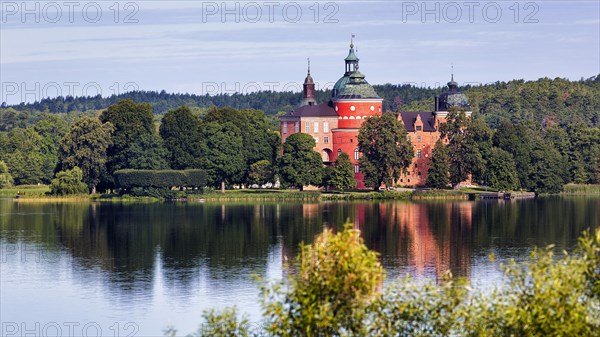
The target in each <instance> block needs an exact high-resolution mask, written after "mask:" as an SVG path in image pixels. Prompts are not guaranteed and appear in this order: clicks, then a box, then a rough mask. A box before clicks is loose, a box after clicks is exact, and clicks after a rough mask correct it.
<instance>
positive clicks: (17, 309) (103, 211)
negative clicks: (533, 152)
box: [0, 197, 600, 336]
mask: <svg viewBox="0 0 600 337" xmlns="http://www.w3.org/2000/svg"><path fill="white" fill-rule="evenodd" d="M599 206H600V198H598V197H593V198H583V197H578V198H575V197H573V198H547V199H539V200H525V201H513V202H506V203H505V202H496V201H494V202H418V203H408V202H381V203H377V202H342V203H340V202H336V203H333V202H332V203H321V204H301V203H250V204H231V203H229V204H225V205H222V204H213V203H205V204H186V203H160V204H112V203H104V204H89V203H56V204H48V203H43V204H37V203H34V204H32V203H17V202H14V201H12V200H0V244H1V247H0V248H1V249H0V252H1V255H0V259H1V261H0V321H1V322H2V331H1V332H0V335H10V334H13V335H16V336H25V335H26V333H29V335H33V334H35V335H38V336H39V335H48V336H56V335H62V336H69V334H71V335H78V336H81V335H91V336H95V335H98V334H100V335H103V336H127V335H136V336H160V335H162V331H163V329H164V328H165V327H167V326H168V325H170V324H172V325H174V326H175V327H177V328H178V329H179V332H180V334H182V335H184V334H187V333H190V332H192V331H194V330H195V329H196V328H197V327H198V324H199V322H200V315H201V312H202V311H203V310H204V309H206V308H216V307H223V306H230V305H237V306H238V307H239V308H241V309H242V311H244V312H246V313H248V314H249V316H250V318H251V320H258V319H259V317H260V314H259V305H258V303H257V302H258V291H257V288H256V286H255V285H254V284H253V282H252V280H251V275H252V274H254V273H256V274H259V275H263V276H265V277H267V278H268V279H278V278H281V276H282V261H284V259H288V258H292V257H293V256H294V255H295V254H296V252H297V247H298V244H299V243H300V242H302V241H305V242H311V241H312V239H313V237H314V236H315V235H316V234H317V233H319V232H320V231H321V230H322V228H323V226H333V227H338V228H340V227H341V224H342V223H343V222H344V221H345V220H346V219H349V220H350V221H351V222H353V223H354V224H356V226H359V227H360V228H361V229H362V231H363V237H364V239H365V242H366V243H367V245H368V246H369V247H370V248H372V249H375V250H377V251H378V252H380V253H381V258H382V261H383V264H384V266H385V268H386V270H387V275H388V278H394V277H397V276H404V275H405V274H406V273H410V274H411V275H413V276H415V277H417V278H421V279H427V278H429V279H433V280H435V279H436V278H437V277H438V276H440V275H441V273H443V272H444V271H445V270H448V269H450V270H451V271H452V272H453V273H454V274H455V275H462V276H466V277H469V278H471V280H472V281H473V282H474V283H476V284H478V285H480V286H483V287H486V286H490V285H492V284H499V283H500V282H501V274H500V272H499V269H498V263H499V262H502V261H505V260H506V259H509V258H516V259H524V258H526V256H527V254H528V253H529V251H530V249H531V247H532V246H533V245H538V246H544V245H547V244H551V243H552V244H556V245H557V246H558V247H559V248H564V249H566V250H570V249H572V247H573V246H574V245H575V243H576V241H577V237H578V235H579V234H580V232H581V231H582V230H584V229H585V228H588V227H598V226H600V207H599ZM492 252H493V253H494V254H495V255H496V257H497V258H498V261H497V262H495V263H491V262H489V260H488V258H487V256H488V255H489V254H490V253H492Z"/></svg>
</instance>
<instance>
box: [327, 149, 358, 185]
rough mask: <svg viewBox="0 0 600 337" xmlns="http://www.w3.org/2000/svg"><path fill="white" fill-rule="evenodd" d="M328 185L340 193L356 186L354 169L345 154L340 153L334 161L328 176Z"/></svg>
mask: <svg viewBox="0 0 600 337" xmlns="http://www.w3.org/2000/svg"><path fill="white" fill-rule="evenodd" d="M329 184H331V185H332V186H333V187H334V188H335V189H337V190H340V191H342V192H343V191H344V190H347V189H350V188H354V187H355V186H356V180H355V179H354V167H353V165H352V162H351V161H350V157H349V156H348V154H346V153H345V152H342V153H341V154H340V155H339V156H338V157H337V158H336V159H335V162H334V163H333V169H332V170H331V173H330V174H329Z"/></svg>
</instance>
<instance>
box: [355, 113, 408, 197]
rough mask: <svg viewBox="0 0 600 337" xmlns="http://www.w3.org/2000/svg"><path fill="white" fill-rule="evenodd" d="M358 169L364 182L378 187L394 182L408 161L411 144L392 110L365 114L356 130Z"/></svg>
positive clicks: (391, 184)
mask: <svg viewBox="0 0 600 337" xmlns="http://www.w3.org/2000/svg"><path fill="white" fill-rule="evenodd" d="M358 149H359V151H360V152H361V153H362V157H361V158H360V159H359V165H360V170H361V172H362V173H363V174H364V177H365V185H367V186H370V187H373V188H374V189H375V190H378V189H379V187H380V186H381V184H382V183H385V184H386V186H393V182H394V181H395V180H396V179H397V178H398V177H399V176H400V173H401V172H402V171H403V170H405V169H406V168H407V167H408V166H409V165H410V163H411V160H412V158H413V156H414V153H413V147H412V145H411V143H410V141H409V140H408V139H407V133H406V130H405V129H404V127H403V126H402V124H401V123H400V122H399V121H398V120H397V119H396V116H395V115H394V114H392V113H384V114H383V115H382V116H376V117H371V118H368V119H367V120H366V121H365V122H364V123H363V124H362V126H361V127H360V131H359V133H358Z"/></svg>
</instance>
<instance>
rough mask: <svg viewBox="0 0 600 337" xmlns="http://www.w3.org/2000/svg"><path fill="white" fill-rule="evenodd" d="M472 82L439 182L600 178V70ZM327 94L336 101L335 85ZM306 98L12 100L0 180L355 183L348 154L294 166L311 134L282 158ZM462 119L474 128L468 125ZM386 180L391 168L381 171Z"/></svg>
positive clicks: (413, 100) (385, 93)
mask: <svg viewBox="0 0 600 337" xmlns="http://www.w3.org/2000/svg"><path fill="white" fill-rule="evenodd" d="M375 89H376V90H377V92H378V93H379V94H380V95H381V96H382V97H383V98H385V101H384V108H385V109H386V111H388V112H397V111H415V110H421V111H431V110H432V109H433V96H434V95H436V94H439V93H440V92H441V91H440V90H438V89H431V88H418V87H414V86H410V85H391V84H386V85H380V86H375ZM463 89H464V90H465V93H466V94H467V96H468V97H469V100H470V102H471V110H472V111H473V112H474V113H473V119H472V120H470V121H465V120H461V119H460V116H459V114H458V112H457V114H456V115H455V121H454V123H450V124H449V125H448V127H447V129H446V130H445V131H444V130H442V131H443V133H444V135H445V136H446V138H447V139H448V140H449V143H448V145H447V146H446V147H445V148H443V149H442V148H441V147H440V150H439V151H437V152H440V153H438V156H437V157H439V158H442V159H443V160H441V161H436V162H434V163H432V169H433V170H438V172H435V171H432V172H430V175H431V176H432V177H434V178H436V179H433V180H431V181H428V185H430V186H433V187H445V186H453V185H456V183H457V181H458V182H459V181H461V180H460V179H462V178H464V177H465V175H469V174H471V175H472V176H473V178H474V180H475V181H476V182H478V183H483V184H485V185H490V186H493V187H496V188H498V189H523V190H530V191H535V192H540V193H544V192H549V193H554V192H558V191H560V189H561V187H562V185H563V184H565V183H569V182H575V183H599V182H600V75H599V76H595V77H591V78H589V79H587V80H580V81H568V80H564V79H554V80H551V79H547V78H544V79H540V80H537V81H531V82H525V81H522V80H515V81H510V82H507V83H504V82H497V83H494V84H490V85H483V86H476V87H465V88H463ZM441 90H444V89H441ZM317 95H318V100H319V101H325V100H326V99H327V97H328V96H329V93H328V92H325V91H319V92H318V93H317ZM299 101H300V96H299V94H297V93H292V92H282V93H277V92H258V93H251V94H245V95H242V94H239V95H238V94H234V95H216V96H196V95H189V94H167V93H165V92H164V91H163V92H160V93H158V92H130V93H126V94H122V95H119V96H111V97H107V98H102V97H79V98H73V97H67V98H61V97H59V98H54V99H44V100H42V101H40V102H36V103H31V104H20V105H15V106H6V105H5V104H3V106H2V108H0V164H1V163H2V162H4V164H5V165H2V170H1V171H2V172H0V174H2V175H3V177H4V178H2V179H0V185H7V184H10V183H14V184H36V183H51V182H52V181H53V179H58V178H60V179H62V180H61V181H68V179H71V178H72V177H73V176H78V175H79V174H81V175H82V178H81V180H83V182H84V183H85V184H86V186H87V188H88V191H90V192H93V191H95V190H96V188H99V189H100V190H107V189H113V188H115V187H118V186H115V181H114V177H113V175H114V173H115V172H116V171H119V170H123V169H142V170H169V169H172V170H185V169H201V170H204V171H205V172H206V180H207V183H208V185H210V186H214V187H221V188H224V187H226V186H231V185H233V184H263V183H265V182H268V181H272V180H273V177H274V176H275V175H278V176H279V177H280V178H281V179H282V183H283V185H284V186H289V187H300V186H302V185H303V184H307V183H310V184H316V185H324V186H333V187H336V188H338V189H342V190H343V189H347V188H352V187H353V186H352V184H351V183H348V179H347V177H348V175H351V172H349V171H350V167H351V166H349V165H348V164H347V163H346V162H343V163H340V165H339V169H338V170H337V171H335V170H333V169H332V168H330V169H328V170H319V169H317V171H318V172H317V171H315V172H312V171H310V169H311V168H306V172H309V171H310V172H312V173H311V174H309V175H306V176H305V177H302V176H301V175H299V174H297V173H295V172H299V171H300V170H299V166H298V167H296V166H295V165H300V164H299V163H298V162H299V161H304V164H303V165H306V164H307V163H308V162H315V163H316V162H317V160H316V158H317V157H316V156H315V155H313V154H311V153H310V152H309V153H302V151H304V150H307V149H311V148H312V146H311V143H310V141H311V139H312V138H311V139H297V140H295V141H296V143H295V144H289V146H291V147H294V148H295V149H296V150H294V152H295V153H298V154H299V155H298V156H297V158H291V157H285V156H284V157H279V158H278V154H279V153H280V147H279V142H280V141H279V134H278V131H279V124H278V121H277V117H276V116H277V114H278V113H281V112H285V111H289V110H290V109H292V108H293V107H296V106H297V104H298V102H299ZM451 127H454V130H452V129H451ZM459 128H465V130H467V132H465V133H462V132H460V133H457V132H456V131H457V130H458V129H459ZM365 132H366V131H365ZM390 136H392V135H390ZM393 137H396V136H393ZM290 138H291V137H290ZM305 138H306V137H305ZM309 138H310V137H309ZM400 138H402V137H400ZM404 145H406V144H404ZM313 146H314V145H313ZM385 152H386V153H389V150H385ZM365 153H366V152H365ZM301 155H302V156H304V159H300V158H301V157H300V156H301ZM317 155H318V154H317ZM308 158H310V160H309V159H308ZM400 162H404V163H407V162H409V160H408V159H407V158H403V160H401V161H400ZM364 164H365V163H363V166H365V165H364ZM337 166H338V165H334V168H336V167H337ZM376 166H381V165H379V164H376ZM342 167H343V169H342ZM365 167H366V166H365ZM75 168H79V169H80V170H81V173H80V172H75V171H73V170H75ZM5 171H6V172H5ZM61 171H63V174H61V175H60V177H59V176H58V175H57V173H58V172H61ZM64 172H67V173H69V174H71V175H69V174H66V173H64ZM440 172H443V173H440ZM445 172H450V174H449V175H447V174H446V173H445ZM7 173H8V174H7ZM307 179H308V180H307ZM457 179H458V180H457ZM304 180H307V181H304ZM309 180H310V181H309ZM316 180H319V181H316ZM377 180H381V179H379V178H378V177H374V181H377ZM387 180H388V178H386V177H382V180H381V181H387ZM342 181H345V183H339V182H342ZM334 182H338V183H334Z"/></svg>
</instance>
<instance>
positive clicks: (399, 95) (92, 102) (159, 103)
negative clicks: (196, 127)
mask: <svg viewBox="0 0 600 337" xmlns="http://www.w3.org/2000/svg"><path fill="white" fill-rule="evenodd" d="M375 90H377V92H378V93H379V94H380V95H381V97H383V98H385V101H384V108H385V109H387V110H392V111H396V110H397V109H398V107H399V106H402V105H403V104H407V103H410V102H412V101H415V100H420V99H425V98H432V97H433V96H434V95H435V94H436V93H437V92H439V90H438V89H432V88H420V87H416V86H413V85H410V84H404V85H393V84H384V85H375ZM316 96H317V101H318V102H326V101H327V100H328V99H329V98H330V96H331V91H330V90H317V91H316ZM124 99H131V100H133V101H136V102H148V103H150V105H152V110H153V112H154V113H155V114H159V115H162V114H164V113H166V112H167V111H169V110H172V109H176V108H178V107H181V106H187V107H189V108H210V107H213V106H218V107H224V106H230V107H233V108H235V109H256V110H262V111H264V112H265V113H266V114H267V115H275V114H277V113H278V112H282V111H284V112H288V111H290V110H292V109H294V108H296V107H297V106H298V104H299V102H300V100H301V99H302V94H301V93H299V92H292V91H284V92H278V91H258V92H252V93H247V94H241V93H233V94H216V95H208V94H206V95H195V94H187V93H186V94H172V93H167V92H166V91H164V90H163V91H160V92H158V91H130V92H126V93H123V94H119V95H114V94H113V95H111V96H108V97H102V96H100V95H98V96H85V97H71V96H67V97H62V96H61V97H56V98H44V99H41V100H40V101H36V102H34V103H21V104H16V105H6V104H3V105H2V107H1V108H3V109H6V108H12V109H14V110H16V111H20V112H28V113H30V114H32V115H36V114H39V113H40V112H49V113H53V114H57V113H70V112H86V111H97V110H103V109H106V108H108V107H109V106H111V105H113V104H116V103H118V102H119V101H122V100H124Z"/></svg>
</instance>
